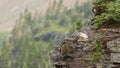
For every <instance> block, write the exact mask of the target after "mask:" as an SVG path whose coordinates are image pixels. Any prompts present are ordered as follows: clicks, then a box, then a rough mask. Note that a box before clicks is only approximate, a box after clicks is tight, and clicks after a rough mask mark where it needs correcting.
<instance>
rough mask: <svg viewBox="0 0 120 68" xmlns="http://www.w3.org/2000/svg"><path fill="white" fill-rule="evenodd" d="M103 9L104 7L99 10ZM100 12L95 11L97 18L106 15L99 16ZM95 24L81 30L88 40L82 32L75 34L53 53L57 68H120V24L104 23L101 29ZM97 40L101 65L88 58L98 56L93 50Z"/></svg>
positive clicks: (91, 23)
mask: <svg viewBox="0 0 120 68" xmlns="http://www.w3.org/2000/svg"><path fill="white" fill-rule="evenodd" d="M106 3H107V2H106ZM101 8H103V7H99V8H98V9H101ZM93 10H96V8H93ZM101 10H102V9H101ZM101 10H99V11H101ZM104 10H105V9H104ZM99 11H98V10H97V11H96V12H94V11H93V12H94V13H95V16H100V15H101V14H102V13H106V11H104V12H100V13H99V15H97V14H96V13H97V12H99ZM94 23H95V22H94V20H91V22H90V25H89V26H88V27H87V28H86V29H85V30H84V29H81V30H80V32H83V33H85V34H86V35H88V38H87V39H86V38H84V37H82V35H80V32H75V33H73V34H72V35H71V36H69V37H68V38H66V39H64V40H63V41H62V42H61V44H60V45H59V46H57V47H55V48H54V49H53V50H52V51H51V53H50V55H51V59H52V61H53V63H54V65H55V67H56V68H120V27H118V26H120V24H117V25H116V24H115V25H114V24H104V23H103V25H101V27H100V28H97V29H96V28H94ZM109 23H110V22H109ZM96 39H97V40H99V43H100V49H101V50H100V54H101V57H100V61H101V63H100V65H99V63H93V60H92V59H91V58H88V57H87V56H89V55H95V54H96V51H94V50H93V49H92V48H93V47H95V44H96V43H95V41H96Z"/></svg>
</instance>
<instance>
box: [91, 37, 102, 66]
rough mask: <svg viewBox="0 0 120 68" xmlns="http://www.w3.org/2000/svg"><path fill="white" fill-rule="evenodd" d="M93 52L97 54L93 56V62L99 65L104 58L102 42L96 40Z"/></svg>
mask: <svg viewBox="0 0 120 68" xmlns="http://www.w3.org/2000/svg"><path fill="white" fill-rule="evenodd" d="M92 50H93V51H94V52H95V53H94V54H93V55H91V56H92V62H93V63H94V64H95V63H99V62H101V58H102V49H101V47H100V42H99V40H98V39H96V41H95V45H94V46H93V48H92Z"/></svg>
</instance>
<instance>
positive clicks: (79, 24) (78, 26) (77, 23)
mask: <svg viewBox="0 0 120 68" xmlns="http://www.w3.org/2000/svg"><path fill="white" fill-rule="evenodd" d="M80 28H82V23H81V20H80V19H79V20H77V21H76V30H79V29H80Z"/></svg>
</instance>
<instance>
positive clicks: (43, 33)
mask: <svg viewBox="0 0 120 68" xmlns="http://www.w3.org/2000/svg"><path fill="white" fill-rule="evenodd" d="M91 5H92V4H91V2H86V3H84V4H81V5H80V4H78V2H76V4H75V5H74V7H73V8H68V7H65V6H64V5H63V1H62V0H59V2H56V0H54V1H53V3H52V4H51V5H50V6H49V8H48V9H47V12H46V14H45V15H44V16H41V14H38V13H36V14H31V13H30V12H29V11H28V9H25V11H24V12H23V13H22V14H21V15H20V18H19V19H18V20H17V22H16V25H15V27H14V29H13V31H12V32H11V34H10V35H11V36H10V38H9V39H8V40H6V41H5V42H3V43H2V46H1V50H0V68H54V67H53V66H52V63H51V62H50V59H49V53H50V50H51V48H52V47H54V46H53V44H55V43H53V42H55V41H56V40H57V39H59V37H61V36H59V35H60V34H65V33H66V32H69V31H74V30H73V29H75V28H72V27H75V25H74V24H75V23H74V22H75V21H76V20H78V19H79V18H80V19H81V20H85V21H82V22H83V23H79V22H78V24H77V25H79V26H81V25H80V24H84V23H86V22H87V20H88V18H89V17H90V16H91V15H92V13H91V11H90V10H91ZM77 29H79V28H78V27H77ZM56 36H58V37H56ZM10 41H11V42H10Z"/></svg>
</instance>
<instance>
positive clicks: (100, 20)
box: [94, 0, 120, 27]
mask: <svg viewBox="0 0 120 68" xmlns="http://www.w3.org/2000/svg"><path fill="white" fill-rule="evenodd" d="M119 3H120V1H119V0H114V1H113V0H111V1H104V0H100V1H97V2H95V5H97V8H98V12H97V13H100V14H99V15H96V16H95V21H94V22H95V26H96V27H100V26H102V25H105V24H108V25H109V24H112V25H114V24H120V8H119V7H120V4H119Z"/></svg>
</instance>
